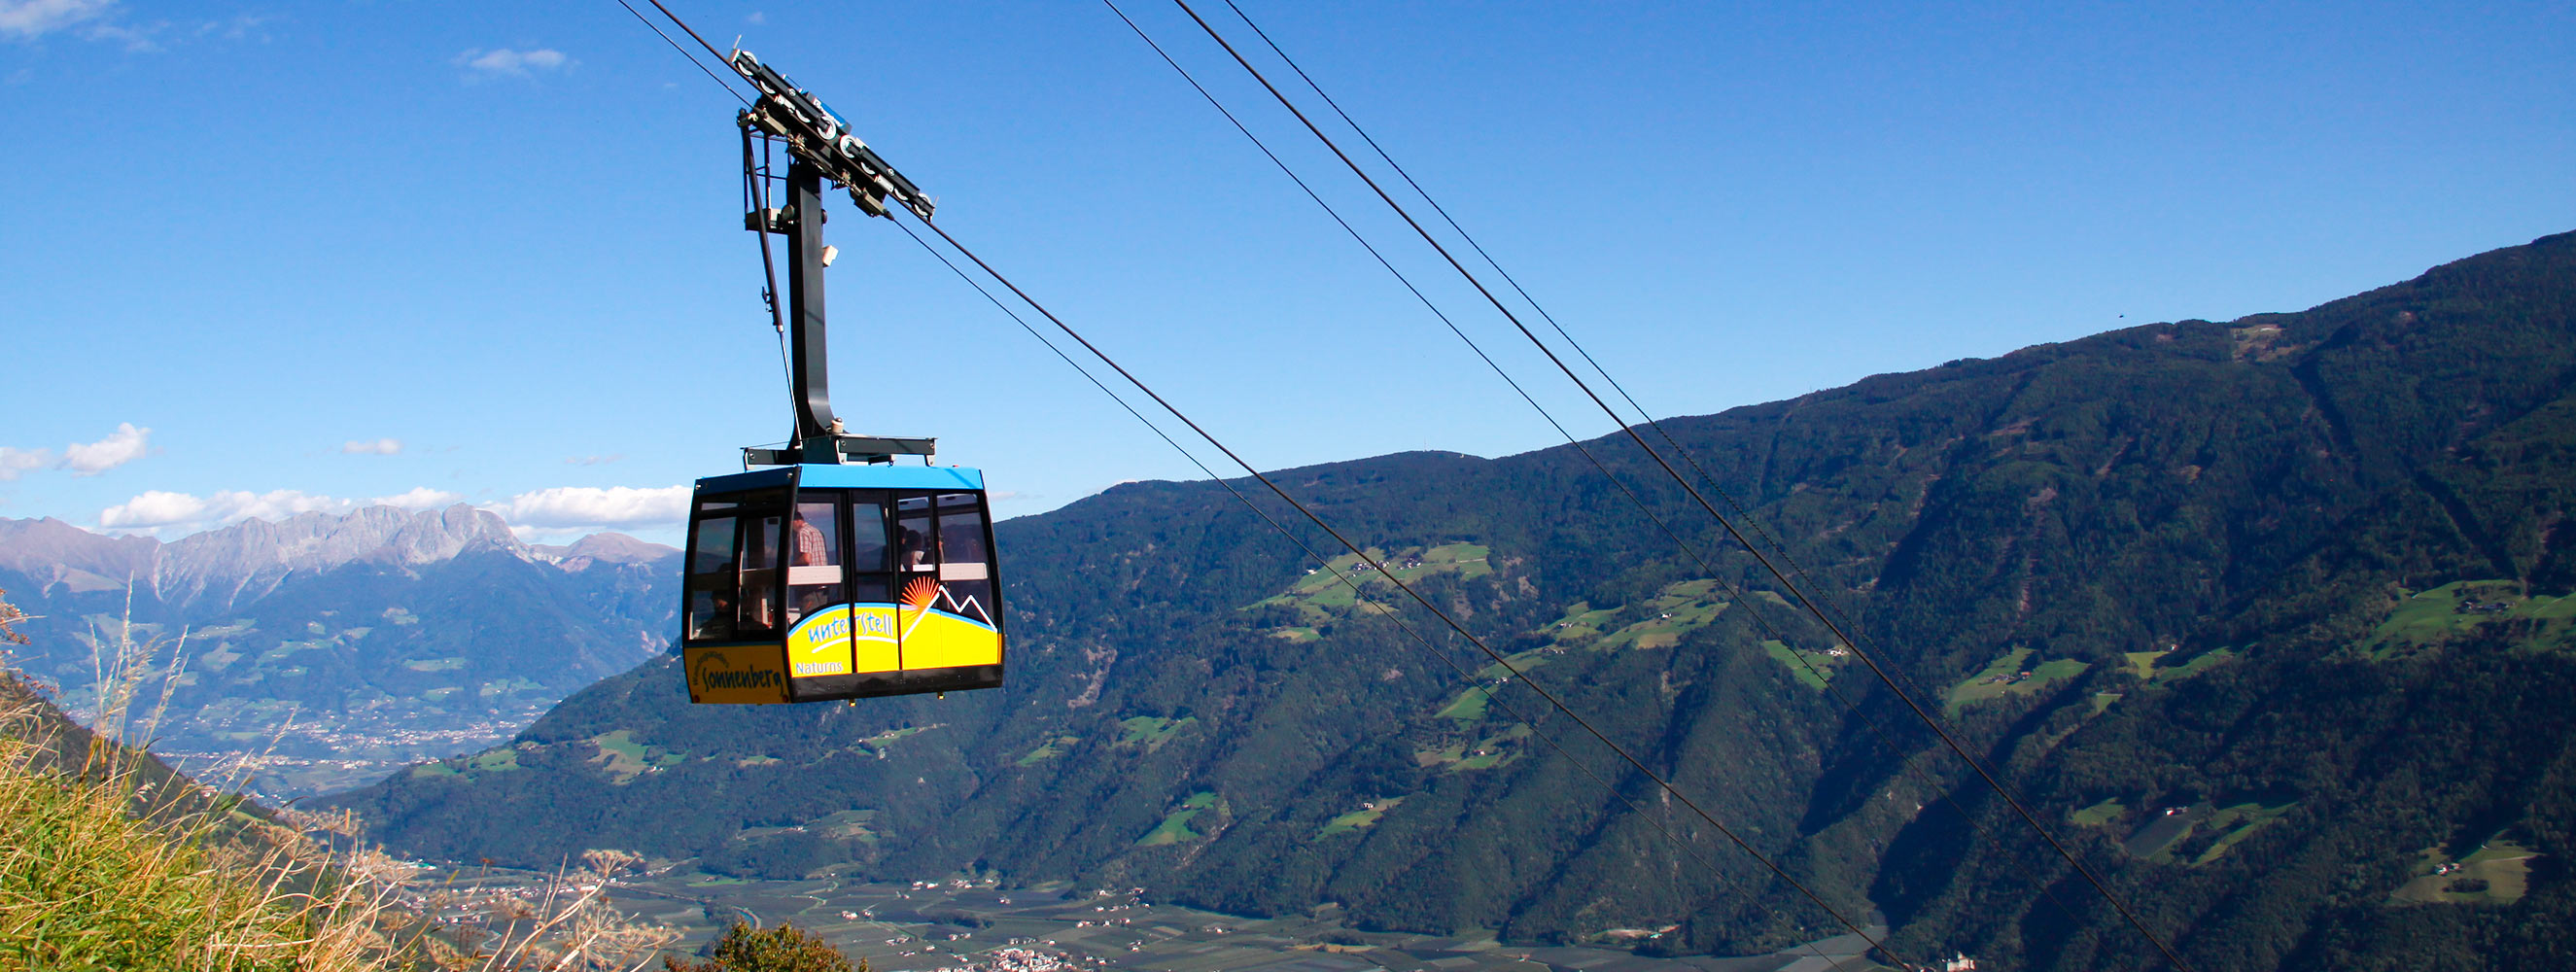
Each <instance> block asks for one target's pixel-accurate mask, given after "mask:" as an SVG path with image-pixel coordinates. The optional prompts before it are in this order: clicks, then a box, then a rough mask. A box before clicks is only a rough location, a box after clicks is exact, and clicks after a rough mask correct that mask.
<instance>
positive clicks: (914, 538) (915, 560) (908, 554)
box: [895, 527, 930, 570]
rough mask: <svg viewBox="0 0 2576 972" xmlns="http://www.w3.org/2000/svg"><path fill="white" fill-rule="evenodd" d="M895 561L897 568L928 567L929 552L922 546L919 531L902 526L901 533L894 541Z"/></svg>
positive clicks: (920, 568)
mask: <svg viewBox="0 0 2576 972" xmlns="http://www.w3.org/2000/svg"><path fill="white" fill-rule="evenodd" d="M895 563H896V565H897V568H896V569H898V570H929V569H930V552H929V551H928V550H925V549H923V547H922V543H921V531H918V530H915V529H913V528H911V527H904V528H903V534H902V535H901V536H900V537H899V538H897V540H896V542H895Z"/></svg>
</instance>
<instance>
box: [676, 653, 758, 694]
mask: <svg viewBox="0 0 2576 972" xmlns="http://www.w3.org/2000/svg"><path fill="white" fill-rule="evenodd" d="M692 674H693V675H694V676H695V677H696V678H697V682H698V684H699V685H703V686H706V687H707V688H711V689H774V688H778V687H779V680H778V670H777V669H774V668H735V667H733V663H732V661H731V660H729V659H727V658H725V656H724V654H723V653H722V652H708V653H707V654H705V655H702V656H699V658H698V663H697V665H696V666H695V668H694V671H693V672H692Z"/></svg>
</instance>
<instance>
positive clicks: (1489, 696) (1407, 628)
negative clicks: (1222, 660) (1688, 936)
mask: <svg viewBox="0 0 2576 972" xmlns="http://www.w3.org/2000/svg"><path fill="white" fill-rule="evenodd" d="M895 226H896V227H897V228H899V229H901V230H903V232H904V235H906V236H910V237H912V241H913V242H914V243H917V244H920V246H921V248H922V250H923V251H924V252H927V253H929V254H930V255H931V256H932V257H933V258H936V259H937V260H938V261H939V262H940V263H941V264H942V265H944V266H946V267H947V268H948V272H950V273H953V274H956V275H957V279H959V280H963V281H965V282H966V285H967V286H969V287H973V288H975V292H976V293H978V294H981V295H983V297H984V299H985V300H986V301H989V302H991V303H992V305H993V306H994V307H995V308H996V309H998V310H1000V311H1001V312H1002V313H1003V314H1004V315H1005V316H1008V317H1009V318H1010V319H1011V323H1014V324H1017V325H1019V326H1020V329H1021V330H1023V331H1027V332H1028V334H1029V336H1030V337H1033V338H1036V339H1037V340H1038V343H1039V344H1043V345H1045V346H1046V349H1047V350H1048V351H1052V352H1054V353H1055V356H1056V357H1057V358H1059V359H1062V360H1063V361H1064V363H1065V364H1066V365H1068V366H1070V367H1071V368H1073V370H1074V371H1076V372H1078V373H1080V374H1081V375H1082V377H1083V379H1084V380H1086V381H1089V382H1091V385H1092V387H1094V388H1098V389H1100V393H1101V394H1103V395H1106V396H1108V397H1109V400H1110V401H1112V402H1116V403H1118V407H1119V408H1121V409H1124V410H1126V412H1127V414H1128V415H1131V416H1134V417H1135V419H1136V421H1137V422H1139V423H1141V424H1143V425H1144V426H1145V428H1146V429H1147V430H1149V431H1151V432H1153V433H1154V435H1155V437H1156V438H1159V439H1162V440H1163V444H1165V445H1168V446H1171V447H1172V451H1174V452H1178V453H1180V454H1181V458H1183V459H1187V460H1189V462H1190V465H1192V466H1196V467H1198V470H1199V472H1200V473H1202V474H1204V475H1206V476H1207V477H1208V479H1209V480H1210V481H1212V482H1214V483H1216V484H1217V485H1218V486H1220V487H1222V488H1224V490H1225V491H1226V494H1227V495H1229V496H1232V497H1234V499H1235V502H1237V503H1240V504H1242V505H1243V508H1244V509H1247V510H1250V511H1252V514H1253V515H1254V516H1257V517H1260V518H1261V522H1263V523H1266V524H1268V525H1269V526H1270V529H1272V530H1273V531H1276V532H1277V533H1278V534H1279V535H1280V536H1281V537H1284V538H1286V539H1287V540H1288V542H1289V543H1292V544H1295V545H1296V546H1297V549H1299V550H1301V551H1304V552H1305V554H1306V558H1307V559H1308V560H1310V561H1313V562H1314V563H1315V564H1316V566H1317V567H1319V568H1320V569H1322V570H1323V571H1324V572H1325V573H1326V574H1327V575H1328V576H1330V577H1331V578H1333V580H1334V581H1336V582H1338V583H1340V584H1341V585H1342V586H1343V587H1346V588H1349V589H1350V592H1351V600H1352V602H1353V603H1355V604H1365V605H1367V606H1368V607H1369V609H1370V610H1372V611H1375V612H1377V614H1378V616H1379V617H1383V618H1385V619H1387V620H1389V621H1392V622H1394V623H1395V626H1396V627H1397V628H1398V629H1400V630H1402V631H1403V632H1404V633H1405V635H1406V636H1407V637H1409V638H1411V639H1412V640H1413V642H1414V643H1415V644H1416V645H1418V646H1420V647H1421V649H1422V653H1423V654H1424V655H1427V656H1429V657H1430V658H1431V659H1432V660H1434V661H1437V662H1439V663H1440V664H1441V665H1443V666H1445V667H1447V668H1448V669H1449V671H1450V672H1451V673H1452V674H1455V675H1457V676H1458V679H1459V681H1461V682H1463V683H1465V684H1466V685H1467V686H1468V687H1470V688H1472V689H1474V690H1475V691H1476V692H1477V693H1479V694H1481V695H1483V696H1484V697H1485V701H1486V704H1488V705H1493V706H1499V707H1501V708H1502V710H1503V712H1504V714H1506V715H1509V716H1511V717H1512V720H1513V721H1515V722H1518V723H1520V724H1521V725H1522V726H1524V727H1526V728H1528V729H1529V731H1530V735H1532V736H1534V737H1537V739H1538V740H1539V741H1540V742H1543V743H1546V744H1547V746H1548V748H1549V749H1550V750H1552V751H1554V752H1555V753H1556V754H1557V756H1558V758H1560V759H1563V760H1564V761H1565V763H1566V765H1569V766H1572V767H1574V768H1575V770H1576V771H1578V772H1581V773H1582V774H1583V775H1584V777H1585V778H1587V779H1590V780H1591V781H1592V782H1593V783H1595V784H1597V785H1599V786H1600V787H1601V789H1602V790H1603V791H1605V792H1607V793H1609V794H1610V796H1611V798H1612V799H1615V800H1618V801H1619V802H1620V803H1621V804H1623V805H1625V806H1626V807H1627V808H1628V810H1629V812H1630V813H1632V814H1635V815H1636V816H1637V818H1638V819H1641V820H1644V821H1645V822H1646V823H1647V825H1648V826H1651V827H1653V828H1654V829H1655V831H1656V832H1657V833H1659V834H1661V835H1663V837H1664V840H1665V841H1666V842H1667V843H1670V844H1672V845H1673V846H1674V847H1676V848H1678V849H1680V851H1681V852H1682V853H1683V854H1685V855H1687V856H1689V857H1690V859H1691V861H1692V862H1693V863H1695V864H1697V865H1699V866H1700V867H1701V868H1702V869H1704V870H1706V871H1707V872H1708V873H1709V874H1711V875H1713V876H1715V877H1717V878H1718V879H1719V880H1720V881H1721V882H1722V884H1723V885H1724V886H1726V887H1727V888H1728V889H1729V890H1732V891H1734V892H1735V893H1736V894H1738V895H1740V896H1742V897H1744V898H1745V899H1746V900H1748V901H1750V902H1752V903H1754V904H1755V905H1756V906H1757V907H1759V906H1762V904H1763V899H1762V897H1761V896H1760V895H1759V894H1757V893H1756V892H1755V890H1754V889H1752V888H1748V887H1746V886H1745V885H1744V884H1743V883H1742V882H1741V880H1740V879H1739V878H1738V877H1737V876H1736V875H1733V874H1730V873H1729V872H1728V871H1726V870H1725V869H1724V868H1721V867H1719V866H1718V864H1717V862H1716V861H1713V860H1710V859H1709V858H1708V856H1707V855H1705V854H1703V853H1701V852H1700V850H1699V847H1698V845H1697V844H1696V843H1695V842H1693V841H1692V840H1691V839H1689V838H1687V837H1685V836H1683V835H1682V834H1680V833H1677V832H1675V831H1674V830H1673V827H1672V825H1671V824H1670V823H1669V822H1667V821H1666V820H1665V819H1664V818H1663V817H1659V816H1657V815H1655V814H1652V813H1648V812H1647V811H1646V808H1645V807H1644V806H1643V805H1641V804H1639V803H1638V802H1637V801H1636V799H1635V798H1633V797H1630V796H1628V794H1627V793H1625V792H1623V791H1622V790H1621V789H1620V788H1619V786H1618V785H1617V784H1614V783H1612V782H1610V781H1609V780H1608V779H1605V778H1603V777H1602V776H1601V774H1600V772H1599V771H1597V770H1594V769H1593V768H1592V766H1591V765H1590V764H1589V763H1588V762H1586V761H1584V760H1582V759H1578V758H1576V757H1575V755H1574V753H1573V752H1571V751H1569V750H1567V749H1566V748H1565V744H1564V743H1563V742H1561V741H1559V740H1558V739H1557V738H1556V737H1555V736H1554V735H1552V734H1550V733H1549V732H1548V731H1547V730H1546V729H1543V728H1540V726H1539V724H1538V722H1537V720H1535V719H1533V718H1531V717H1530V716H1529V715H1527V714H1526V713H1523V712H1522V711H1521V710H1520V708H1519V707H1517V706H1514V705H1512V704H1511V703H1510V702H1509V701H1506V700H1505V699H1503V697H1502V696H1501V695H1500V694H1498V693H1496V692H1495V691H1494V690H1493V688H1492V687H1491V686H1488V685H1486V684H1485V682H1484V681H1483V680H1481V679H1478V678H1477V677H1476V676H1475V673H1473V672H1470V671H1468V670H1467V669H1466V668H1465V667H1463V666H1461V665H1459V664H1458V662H1457V660H1456V659H1454V658H1451V657H1449V654H1448V653H1447V652H1444V651H1441V650H1440V648H1439V646H1437V645H1434V644H1432V642H1431V639H1430V638H1428V637H1425V636H1424V635H1423V634H1422V632H1421V631H1419V630H1417V629H1415V628H1414V627H1413V625H1412V624H1410V623H1407V622H1406V621H1405V620H1404V615H1402V614H1400V613H1398V612H1397V611H1396V610H1395V609H1393V608H1390V607H1388V606H1386V605H1385V604H1381V603H1379V602H1377V601H1375V600H1373V599H1371V598H1370V597H1369V595H1368V592H1367V591H1366V590H1365V589H1363V588H1362V586H1361V584H1360V583H1359V581H1358V580H1357V579H1355V578H1353V577H1352V576H1350V574H1348V573H1346V572H1344V571H1343V570H1342V569H1341V568H1338V567H1335V566H1333V561H1332V558H1330V557H1326V556H1324V555H1323V554H1322V553H1320V552H1318V551H1316V549H1315V548H1314V546H1313V545H1311V544H1309V543H1307V542H1306V540H1305V538H1303V537H1300V536H1298V535H1297V534H1296V533H1295V532H1294V531H1292V530H1290V529H1288V526H1287V524H1284V523H1281V522H1279V519H1278V518H1277V517H1274V516H1272V515H1270V511H1268V510H1264V509H1262V508H1261V506H1260V504H1257V503H1254V502H1253V501H1252V497H1249V496H1246V495H1244V493H1243V491H1242V490H1240V489H1236V488H1235V486H1234V484H1233V483H1232V482H1230V481H1228V480H1227V479H1226V478H1225V477H1223V476H1219V475H1217V472H1216V470H1214V469H1210V468H1208V465H1207V463H1205V462H1203V461H1201V460H1200V459H1199V457H1198V456H1197V455H1195V454H1193V453H1191V452H1190V450H1189V449H1187V448H1184V447H1183V446H1182V445H1181V444H1180V442H1178V441H1176V440H1174V439H1173V438H1172V436H1171V434H1170V433H1168V432H1165V431H1163V429H1162V427H1161V426H1158V425H1156V424H1154V422H1153V420H1152V419H1148V418H1146V417H1145V414H1144V413H1143V412H1139V411H1137V410H1136V406H1134V405H1132V404H1129V403H1128V401H1127V400H1126V399H1125V398H1122V397H1120V396H1119V394H1118V393H1117V392H1115V391H1112V390H1110V388H1109V386H1108V385H1107V384H1105V383H1103V382H1102V381H1101V380H1100V379H1099V377H1098V376H1095V375H1093V374H1092V373H1091V370H1090V369H1088V368H1085V367H1083V366H1082V364H1081V363H1080V362H1077V361H1075V360H1073V357H1072V356H1071V355H1068V354H1066V353H1065V352H1064V349H1063V348H1060V347H1057V346H1056V343H1055V342H1054V341H1050V340H1048V339H1047V337H1046V335H1044V334H1042V333H1039V331H1038V330H1037V329H1036V328H1034V327H1031V326H1030V325H1029V322H1028V321H1027V320H1026V319H1025V318H1022V317H1021V316H1020V315H1019V312H1017V311H1014V310H1012V309H1011V308H1010V306H1009V305H1007V304H1004V303H1003V302H1002V300H1001V299H1000V298H999V297H996V296H994V294H993V292H992V291H990V290H987V289H985V287H984V285H983V284H982V283H981V282H979V281H977V280H976V279H975V278H974V277H973V276H970V275H968V274H967V273H966V271H965V270H964V269H963V268H960V267H959V266H957V264H956V263H955V262H954V261H951V260H949V259H948V255H947V254H944V253H941V252H939V250H938V248H936V247H933V246H931V245H930V242H929V241H928V240H924V239H922V238H921V235H920V234H918V233H915V232H913V231H912V227H909V226H905V225H903V224H902V223H899V222H898V223H896V224H895ZM1667 815H1669V812H1668V814H1667ZM1773 914H1775V915H1776V914H1779V912H1778V911H1776V910H1775V911H1773ZM1805 947H1806V949H1807V950H1808V951H1809V952H1810V953H1812V954H1814V955H1815V956H1816V957H1817V958H1819V959H1823V960H1824V961H1825V962H1826V964H1827V965H1829V966H1830V965H1833V964H1834V960H1833V958H1832V957H1831V956H1828V955H1826V954H1825V952H1824V948H1823V946H1822V945H1821V944H1820V942H1819V941H1809V942H1807V943H1805Z"/></svg>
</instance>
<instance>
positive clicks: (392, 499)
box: [367, 486, 465, 510]
mask: <svg viewBox="0 0 2576 972" xmlns="http://www.w3.org/2000/svg"><path fill="white" fill-rule="evenodd" d="M464 498H465V494H463V493H451V492H448V491H446V490H443V489H431V488H429V487H427V486H415V487H412V489H411V491H410V492H405V493H396V494H394V495H392V496H379V497H376V498H375V499H371V500H368V501H367V503H368V505H371V506H398V507H401V508H403V509H406V510H435V509H440V508H442V507H447V506H452V505H455V504H456V503H457V502H458V501H461V500H463V499H464Z"/></svg>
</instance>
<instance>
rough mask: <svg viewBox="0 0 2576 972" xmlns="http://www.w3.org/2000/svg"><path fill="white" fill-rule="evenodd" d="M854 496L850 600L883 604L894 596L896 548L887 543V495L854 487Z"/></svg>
mask: <svg viewBox="0 0 2576 972" xmlns="http://www.w3.org/2000/svg"><path fill="white" fill-rule="evenodd" d="M849 496H850V571H851V574H850V602H851V603H853V604H883V603H886V602H887V601H889V600H892V598H893V591H894V585H893V582H892V579H891V578H888V577H887V576H886V572H887V571H889V570H892V569H893V566H892V561H891V557H890V555H891V554H892V553H893V547H892V546H891V545H889V544H887V543H886V513H887V510H886V502H885V494H883V493H879V492H876V491H874V490H870V491H866V492H860V491H857V490H852V491H850V493H849Z"/></svg>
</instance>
